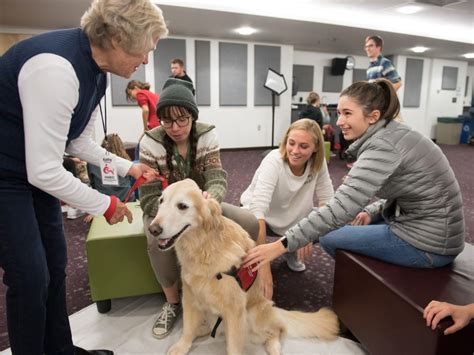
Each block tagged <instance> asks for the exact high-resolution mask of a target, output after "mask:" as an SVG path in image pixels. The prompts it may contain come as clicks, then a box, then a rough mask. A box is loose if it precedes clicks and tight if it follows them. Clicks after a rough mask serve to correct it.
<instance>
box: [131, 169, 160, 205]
mask: <svg viewBox="0 0 474 355" xmlns="http://www.w3.org/2000/svg"><path fill="white" fill-rule="evenodd" d="M155 177H156V178H157V179H158V180H160V181H161V185H162V186H163V190H164V189H166V188H167V187H168V180H166V178H165V177H164V176H161V175H160V174H158V173H155ZM145 182H146V178H145V177H144V176H143V175H142V176H140V177H139V178H138V179H137V180H136V181H135V183H134V184H133V186H132V188H131V189H130V191H129V192H128V194H127V197H125V200H123V203H127V202H128V200H129V199H130V197H131V196H132V194H133V193H134V192H135V190H136V189H138V187H139V186H140V185H143V184H144V183H145Z"/></svg>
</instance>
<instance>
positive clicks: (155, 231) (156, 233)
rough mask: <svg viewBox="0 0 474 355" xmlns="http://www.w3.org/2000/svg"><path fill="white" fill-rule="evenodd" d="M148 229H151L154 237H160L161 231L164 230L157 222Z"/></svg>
mask: <svg viewBox="0 0 474 355" xmlns="http://www.w3.org/2000/svg"><path fill="white" fill-rule="evenodd" d="M148 230H149V231H150V233H151V235H153V236H154V237H158V236H159V235H160V234H161V232H163V229H162V228H161V227H160V226H159V225H157V224H152V225H151V226H150V227H149V228H148Z"/></svg>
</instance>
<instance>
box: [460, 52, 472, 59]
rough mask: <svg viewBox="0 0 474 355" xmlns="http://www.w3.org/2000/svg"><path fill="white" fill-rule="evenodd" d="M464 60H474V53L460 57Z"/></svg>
mask: <svg viewBox="0 0 474 355" xmlns="http://www.w3.org/2000/svg"><path fill="white" fill-rule="evenodd" d="M462 56H463V57H464V58H466V59H472V58H474V53H466V54H463V55H462Z"/></svg>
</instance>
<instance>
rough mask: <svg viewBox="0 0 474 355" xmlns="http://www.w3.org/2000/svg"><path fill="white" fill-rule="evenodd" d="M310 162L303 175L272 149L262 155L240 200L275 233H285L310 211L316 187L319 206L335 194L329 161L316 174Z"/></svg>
mask: <svg viewBox="0 0 474 355" xmlns="http://www.w3.org/2000/svg"><path fill="white" fill-rule="evenodd" d="M310 165H311V164H307V167H306V170H305V172H304V174H303V175H302V176H295V175H294V174H293V173H292V172H291V170H290V167H289V166H288V163H286V162H284V161H283V159H282V158H281V155H280V152H279V151H278V150H277V149H275V150H273V151H272V152H270V153H269V154H268V155H267V156H266V157H265V158H264V159H263V161H262V163H261V164H260V166H259V167H258V169H257V171H256V172H255V175H254V177H253V179H252V182H251V184H250V186H249V187H248V188H247V190H245V191H244V193H243V194H242V196H241V198H240V202H241V203H242V205H243V207H244V208H247V209H248V210H249V211H250V212H251V213H252V214H253V215H254V216H255V217H257V219H264V220H265V222H266V223H267V224H268V225H269V226H270V228H271V229H272V230H273V231H274V232H275V233H278V234H280V235H283V234H284V233H285V232H286V230H287V229H288V228H290V227H291V226H293V225H294V224H295V223H297V222H298V221H299V220H300V219H302V218H303V217H306V216H307V215H308V213H309V212H310V211H311V209H312V208H313V205H314V203H313V201H314V192H315V191H316V195H317V197H318V203H319V205H320V206H321V205H324V204H326V203H327V202H328V201H329V200H330V199H331V198H332V197H333V195H334V188H333V186H332V182H331V179H330V177H329V172H328V167H327V164H326V161H324V163H323V165H322V167H321V170H320V171H318V172H317V173H316V174H314V175H313V174H312V173H311V172H310V169H311V166H310Z"/></svg>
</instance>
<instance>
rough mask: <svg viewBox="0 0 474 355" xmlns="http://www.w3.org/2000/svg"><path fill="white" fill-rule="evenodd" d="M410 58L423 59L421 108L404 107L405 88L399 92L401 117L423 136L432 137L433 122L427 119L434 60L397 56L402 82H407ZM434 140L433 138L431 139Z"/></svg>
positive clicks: (397, 65) (397, 66)
mask: <svg viewBox="0 0 474 355" xmlns="http://www.w3.org/2000/svg"><path fill="white" fill-rule="evenodd" d="M408 58H414V59H422V60H423V75H422V84H421V93H420V106H419V107H403V99H404V94H405V86H404V85H402V87H401V88H400V89H399V90H398V91H397V94H398V98H399V99H400V104H401V110H400V113H401V117H402V119H403V122H405V123H406V124H407V125H409V126H410V127H412V128H413V129H415V130H417V131H418V132H420V133H422V134H423V135H425V136H427V137H430V135H431V122H429V120H428V117H427V109H428V105H429V102H428V101H429V100H428V90H429V86H430V75H431V65H432V62H433V60H432V59H428V58H420V57H405V56H397V57H396V58H395V59H396V68H397V70H398V73H399V74H400V75H401V76H402V80H405V75H406V74H405V73H406V62H407V59H408ZM430 138H433V137H430Z"/></svg>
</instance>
